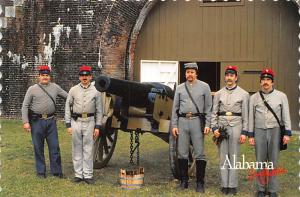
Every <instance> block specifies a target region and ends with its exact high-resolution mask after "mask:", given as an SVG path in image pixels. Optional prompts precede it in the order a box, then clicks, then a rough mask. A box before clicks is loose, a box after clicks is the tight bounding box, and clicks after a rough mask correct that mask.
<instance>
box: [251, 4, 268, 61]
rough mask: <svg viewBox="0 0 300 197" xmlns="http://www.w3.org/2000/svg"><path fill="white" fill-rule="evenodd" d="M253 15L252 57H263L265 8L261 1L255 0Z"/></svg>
mask: <svg viewBox="0 0 300 197" xmlns="http://www.w3.org/2000/svg"><path fill="white" fill-rule="evenodd" d="M254 9H255V15H254V20H255V21H254V24H255V25H254V47H253V49H254V57H255V58H257V59H264V58H265V56H264V53H265V40H266V35H265V33H264V32H265V25H266V21H265V20H266V18H265V8H264V2H263V1H255V6H254Z"/></svg>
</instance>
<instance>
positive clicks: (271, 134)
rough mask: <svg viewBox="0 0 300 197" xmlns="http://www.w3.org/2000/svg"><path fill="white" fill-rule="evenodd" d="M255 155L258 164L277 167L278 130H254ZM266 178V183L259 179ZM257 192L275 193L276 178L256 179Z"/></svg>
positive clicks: (277, 186)
mask: <svg viewBox="0 0 300 197" xmlns="http://www.w3.org/2000/svg"><path fill="white" fill-rule="evenodd" d="M254 139H255V154H256V161H258V162H273V166H274V168H276V167H277V166H278V159H279V151H280V147H279V140H280V128H279V127H276V128H272V129H258V128H255V137H254ZM263 178H267V179H268V181H266V180H264V181H262V180H261V179H263ZM256 182H257V188H258V190H259V191H265V189H267V191H269V192H277V191H278V188H279V185H278V181H277V177H276V176H270V177H257V181H256Z"/></svg>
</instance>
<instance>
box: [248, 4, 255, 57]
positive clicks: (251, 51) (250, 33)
mask: <svg viewBox="0 0 300 197" xmlns="http://www.w3.org/2000/svg"><path fill="white" fill-rule="evenodd" d="M254 4H255V2H254V1H247V20H248V22H247V24H248V33H247V35H248V38H247V42H248V43H247V48H248V59H253V58H254V40H255V37H254V30H255V28H254V27H255V20H254V17H255V9H254Z"/></svg>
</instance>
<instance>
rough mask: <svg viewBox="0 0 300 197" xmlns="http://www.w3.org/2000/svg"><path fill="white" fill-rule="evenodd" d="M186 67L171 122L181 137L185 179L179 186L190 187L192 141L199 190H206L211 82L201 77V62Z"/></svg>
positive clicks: (179, 145) (179, 137) (180, 165)
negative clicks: (205, 138)
mask: <svg viewBox="0 0 300 197" xmlns="http://www.w3.org/2000/svg"><path fill="white" fill-rule="evenodd" d="M184 68H185V77H186V79H187V81H186V82H185V83H182V84H180V85H179V86H178V87H177V89H176V91H175V96H174V102H173V109H172V121H171V128H172V134H173V136H174V137H175V138H177V137H178V158H179V159H178V162H179V169H180V181H181V182H180V186H179V187H180V188H181V189H186V188H188V179H189V177H188V157H189V147H190V141H192V144H193V148H194V156H195V159H196V178H197V187H196V191H197V192H201V193H204V177H205V167H206V160H205V154H204V134H208V133H209V132H210V118H211V108H212V97H211V91H210V87H209V85H208V84H207V83H205V82H203V81H200V80H198V79H197V72H198V66H197V64H196V63H186V64H185V67H184ZM186 88H187V89H188V91H189V92H190V94H191V96H192V98H193V100H194V102H193V101H192V99H191V98H190V96H189V94H188V92H187V89H186ZM194 103H195V104H194ZM204 119H205V120H204ZM203 128H204V129H203Z"/></svg>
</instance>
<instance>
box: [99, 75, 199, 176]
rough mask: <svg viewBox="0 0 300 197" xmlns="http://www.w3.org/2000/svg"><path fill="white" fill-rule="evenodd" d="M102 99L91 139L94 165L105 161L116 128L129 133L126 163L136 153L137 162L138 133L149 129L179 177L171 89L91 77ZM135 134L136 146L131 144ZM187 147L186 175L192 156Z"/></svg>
mask: <svg viewBox="0 0 300 197" xmlns="http://www.w3.org/2000/svg"><path fill="white" fill-rule="evenodd" d="M95 87H96V89H97V90H98V91H99V92H101V96H102V101H103V112H104V117H103V123H102V134H101V135H100V136H99V137H98V138H97V139H96V140H95V141H94V168H103V167H105V166H106V165H107V163H108V162H109V160H110V158H111V156H112V154H113V152H114V149H115V146H116V142H117V135H118V130H121V131H124V132H130V135H131V137H130V138H131V146H130V163H134V162H133V153H134V152H135V151H136V152H137V164H138V165H139V160H138V158H139V155H138V154H139V145H140V144H139V134H143V133H144V132H150V133H151V134H153V135H155V136H157V137H159V138H160V139H162V140H163V141H165V142H167V143H169V159H170V167H171V171H172V173H173V175H174V177H175V178H178V176H179V169H178V161H177V149H176V147H177V146H176V140H175V139H174V138H173V137H172V135H170V119H171V114H172V105H173V97H174V91H173V90H172V89H171V88H170V87H168V86H166V85H163V84H161V83H156V82H152V83H149V82H148V83H139V82H134V81H127V80H120V79H115V78H110V77H107V76H105V75H101V76H99V77H97V78H96V80H95ZM133 135H135V143H136V147H133V145H132V144H133V138H134V137H133ZM192 152H193V151H192V148H191V150H190V170H189V172H190V174H192V173H193V169H194V165H195V162H194V159H193V156H192Z"/></svg>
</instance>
